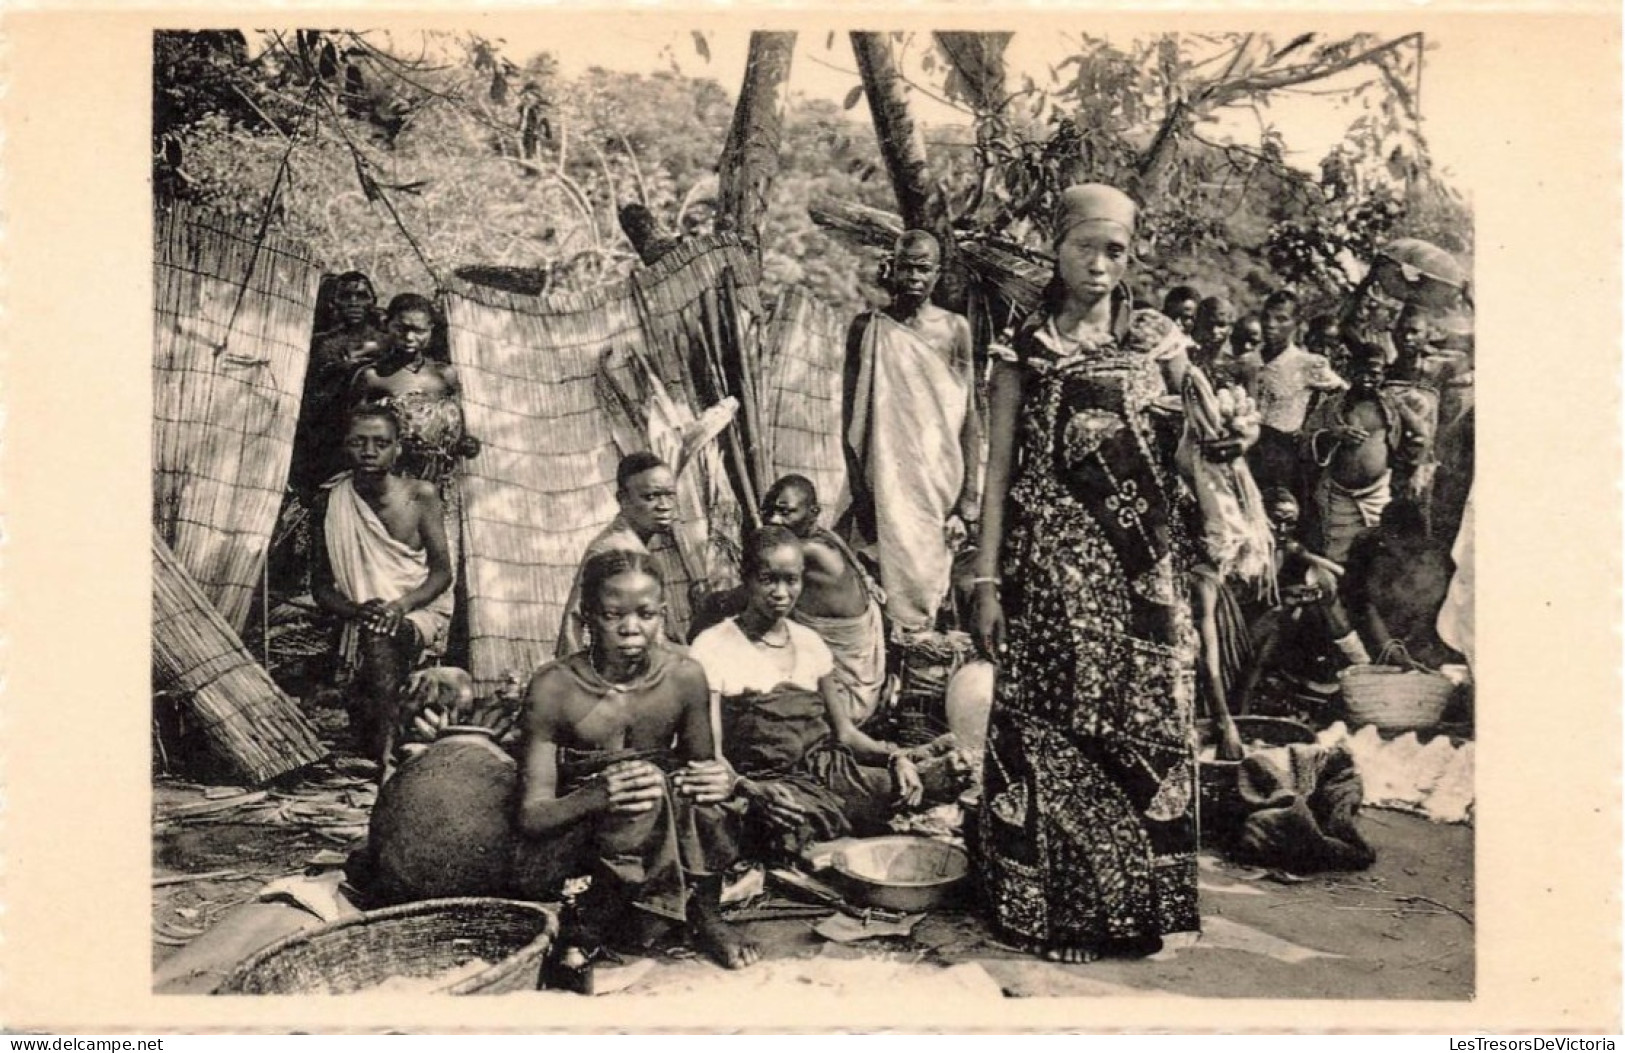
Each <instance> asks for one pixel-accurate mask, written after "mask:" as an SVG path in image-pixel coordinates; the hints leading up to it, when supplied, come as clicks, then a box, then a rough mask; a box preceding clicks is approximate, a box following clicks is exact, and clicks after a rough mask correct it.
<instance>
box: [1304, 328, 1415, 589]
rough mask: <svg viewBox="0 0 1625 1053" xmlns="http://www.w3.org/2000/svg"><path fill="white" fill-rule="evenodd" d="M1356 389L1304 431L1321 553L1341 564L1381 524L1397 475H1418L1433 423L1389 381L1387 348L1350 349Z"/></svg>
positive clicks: (1328, 404) (1324, 408)
mask: <svg viewBox="0 0 1625 1053" xmlns="http://www.w3.org/2000/svg"><path fill="white" fill-rule="evenodd" d="M1350 350H1351V358H1350V363H1349V370H1350V372H1351V373H1352V374H1353V376H1352V378H1351V386H1350V388H1349V390H1347V391H1344V392H1338V393H1337V394H1334V395H1332V396H1330V397H1328V398H1327V399H1326V400H1325V401H1324V402H1322V403H1321V404H1320V406H1318V407H1317V408H1316V409H1315V411H1314V413H1313V414H1311V416H1310V419H1309V420H1308V421H1307V422H1306V423H1305V425H1304V429H1303V447H1304V452H1305V453H1306V455H1307V457H1308V459H1309V461H1310V464H1311V470H1312V471H1316V472H1318V479H1317V481H1316V485H1315V506H1316V511H1317V513H1318V519H1319V521H1318V524H1317V526H1318V535H1319V537H1320V539H1321V552H1322V553H1324V554H1325V555H1326V557H1327V558H1329V559H1331V560H1333V561H1335V562H1337V563H1341V562H1343V561H1344V560H1345V559H1347V558H1348V553H1349V547H1350V546H1351V545H1352V544H1353V543H1354V539H1355V538H1357V537H1359V536H1360V535H1361V534H1363V533H1365V532H1366V531H1367V530H1370V529H1371V528H1372V527H1374V526H1376V525H1377V523H1378V521H1379V520H1380V518H1381V516H1382V510H1383V509H1384V508H1385V507H1387V505H1388V502H1389V501H1390V500H1391V499H1392V497H1393V487H1394V479H1395V476H1396V475H1397V476H1399V477H1401V478H1408V477H1411V475H1412V473H1413V470H1414V469H1415V467H1416V466H1417V465H1418V464H1419V463H1421V461H1422V459H1423V457H1425V455H1426V453H1427V450H1428V440H1427V436H1428V433H1429V429H1428V426H1427V423H1426V422H1425V421H1424V420H1423V419H1422V417H1421V416H1420V415H1419V414H1418V412H1417V411H1416V409H1415V407H1414V406H1411V405H1408V404H1407V403H1406V402H1405V401H1403V400H1401V399H1400V398H1398V397H1396V396H1395V395H1394V394H1393V393H1391V392H1390V391H1388V390H1387V389H1386V388H1385V387H1384V385H1383V378H1384V372H1385V368H1386V366H1385V363H1384V351H1383V349H1382V348H1381V347H1378V346H1377V345H1375V344H1370V343H1364V342H1360V343H1356V344H1354V345H1353V346H1352V347H1351V349H1350Z"/></svg>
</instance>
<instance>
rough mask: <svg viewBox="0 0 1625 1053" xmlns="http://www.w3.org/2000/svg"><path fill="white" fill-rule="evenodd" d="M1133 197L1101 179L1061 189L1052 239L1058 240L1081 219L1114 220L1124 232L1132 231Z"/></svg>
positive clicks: (1079, 222) (1078, 224)
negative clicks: (1100, 181)
mask: <svg viewBox="0 0 1625 1053" xmlns="http://www.w3.org/2000/svg"><path fill="white" fill-rule="evenodd" d="M1138 211H1139V209H1138V207H1137V206H1136V205H1135V204H1134V199H1133V198H1131V197H1129V196H1128V195H1127V194H1125V193H1123V192H1122V191H1121V190H1118V189H1117V188H1116V187H1111V186H1107V185H1106V184H1104V183H1082V184H1079V185H1078V186H1072V187H1067V188H1066V190H1064V191H1062V192H1061V200H1060V204H1059V206H1058V207H1057V208H1056V210H1055V240H1056V241H1057V242H1059V241H1060V240H1061V239H1062V238H1064V237H1066V236H1067V234H1068V233H1069V232H1070V231H1071V230H1072V228H1073V227H1076V226H1080V225H1082V224H1084V223H1091V222H1100V223H1114V224H1116V225H1117V226H1119V227H1121V228H1122V230H1123V233H1124V234H1125V235H1129V236H1132V235H1133V234H1134V220H1135V215H1136V213H1137V212H1138Z"/></svg>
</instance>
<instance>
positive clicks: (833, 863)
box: [152, 16, 1475, 1000]
mask: <svg viewBox="0 0 1625 1053" xmlns="http://www.w3.org/2000/svg"><path fill="white" fill-rule="evenodd" d="M524 28H525V29H526V30H527V32H526V33H525V34H524V35H520V34H518V33H512V32H510V33H507V34H505V35H504V36H502V37H500V38H498V37H492V36H488V35H485V34H484V33H482V32H479V31H475V30H468V31H433V32H415V31H402V30H396V29H392V28H390V27H389V26H388V25H387V23H380V24H377V25H371V26H366V27H361V28H354V29H342V30H334V29H322V30H317V29H308V30H307V29H299V30H289V31H276V30H203V29H199V30H160V31H158V32H156V33H155V34H154V36H153V41H152V44H153V51H152V78H153V111H152V151H153V162H152V187H153V209H154V231H155V241H154V246H155V248H154V261H153V263H154V285H153V293H154V303H153V311H154V341H155V342H154V347H153V356H154V357H153V370H154V374H153V377H154V386H153V395H154V406H153V450H154V457H155V460H154V464H153V489H152V494H153V507H152V517H153V538H152V558H153V590H154V624H153V750H154V753H155V759H154V772H155V776H154V787H155V790H154V793H155V796H154V824H153V838H152V852H153V866H154V878H155V880H154V882H153V895H152V906H153V917H152V944H153V968H154V989H155V991H157V992H173V993H200V992H216V993H226V994H348V993H353V992H363V991H380V990H382V991H391V992H417V993H421V994H492V993H504V992H511V991H534V990H538V989H540V990H543V991H547V992H553V993H558V994H567V995H570V996H572V997H581V996H615V997H618V998H637V997H639V996H645V995H659V994H663V993H674V992H679V993H701V994H707V995H710V994H715V995H716V996H718V997H722V998H735V997H741V996H744V997H749V996H751V995H752V994H755V993H758V992H770V991H774V990H786V989H788V990H793V989H794V987H795V986H796V985H813V986H815V987H817V988H820V989H826V990H833V991H836V992H840V991H843V990H848V989H850V990H865V989H873V988H875V987H876V986H883V987H885V988H886V989H888V990H893V991H897V992H900V993H903V992H914V993H915V994H916V995H918V996H919V997H925V998H940V999H955V998H978V997H993V998H998V997H1009V998H1026V997H1038V996H1053V995H1080V994H1081V995H1091V994H1094V995H1104V994H1124V993H1135V992H1156V993H1168V994H1177V995H1200V996H1209V997H1214V996H1217V997H1250V998H1260V997H1266V998H1299V999H1317V1000H1319V999H1405V1000H1465V999H1470V998H1472V997H1473V995H1474V990H1475V988H1474V962H1475V958H1474V947H1475V940H1474V928H1475V906H1474V889H1475V883H1474V853H1473V845H1474V831H1473V819H1474V748H1475V747H1474V737H1475V736H1474V675H1473V672H1474V632H1473V627H1474V622H1473V611H1474V606H1473V514H1472V509H1473V503H1472V493H1473V482H1474V472H1473V464H1474V458H1473V452H1474V443H1473V431H1474V397H1473V396H1474V387H1473V376H1474V295H1473V291H1474V284H1473V280H1472V277H1473V259H1474V212H1473V193H1472V190H1473V188H1472V187H1470V186H1465V185H1462V183H1461V182H1460V181H1459V178H1458V177H1456V176H1455V175H1454V173H1453V171H1452V169H1451V167H1450V165H1449V158H1448V156H1438V153H1439V152H1440V151H1438V150H1436V149H1435V147H1434V142H1435V139H1437V140H1438V141H1439V142H1440V143H1441V144H1449V145H1455V144H1454V143H1453V142H1452V141H1451V140H1450V139H1449V137H1448V135H1447V134H1440V135H1437V136H1436V135H1435V128H1434V126H1433V125H1432V124H1431V123H1430V121H1429V111H1428V108H1427V102H1428V98H1429V96H1428V92H1427V88H1428V80H1429V78H1428V72H1429V67H1430V64H1431V63H1432V62H1433V61H1434V59H1435V56H1436V55H1438V54H1440V53H1442V52H1446V51H1448V49H1449V48H1450V46H1451V44H1450V41H1449V40H1448V39H1438V38H1436V37H1434V36H1430V35H1429V34H1427V33H1424V32H1421V31H1416V32H1408V33H1398V34H1390V33H1351V34H1331V33H1324V32H1318V31H1315V30H1313V29H1310V28H1306V29H1305V30H1304V31H1303V32H1297V33H1283V32H1278V31H1272V32H1262V31H1260V32H1245V31H1236V32H1212V33H1208V32H1180V31H1178V30H1176V29H1172V28H1170V30H1169V31H1166V32H1158V33H1147V34H1142V35H1134V36H1115V35H1093V34H1090V33H1088V32H1081V31H1079V32H1062V33H1047V32H1046V33H1032V32H1024V31H1022V30H1020V29H1019V28H1018V29H1014V30H1011V31H1004V32H981V31H978V32H963V31H929V30H926V31H909V32H865V31H858V30H851V29H848V28H846V27H839V28H831V29H829V30H828V31H826V32H822V33H810V32H806V31H800V32H782V31H765V30H758V31H747V30H744V29H741V30H739V31H738V32H733V31H722V30H706V31H700V30H695V31H692V32H690V33H685V34H665V35H662V34H658V33H656V34H640V33H639V32H637V31H636V29H635V28H629V31H628V33H627V34H626V37H625V39H624V40H620V41H617V42H616V45H615V46H614V47H613V48H612V49H607V50H603V49H595V50H594V51H593V54H594V55H595V56H603V55H607V54H610V53H612V54H613V62H606V63H604V64H597V63H594V64H586V63H581V62H578V61H575V60H573V58H572V55H571V54H570V48H569V47H567V46H563V45H561V44H559V43H558V42H557V41H556V40H554V39H553V38H552V37H551V36H550V34H549V32H548V25H547V21H546V20H545V19H544V18H541V17H539V16H538V17H537V18H535V19H533V20H532V21H531V22H529V23H527V24H526V25H525V27H524Z"/></svg>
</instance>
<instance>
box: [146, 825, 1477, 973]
mask: <svg viewBox="0 0 1625 1053" xmlns="http://www.w3.org/2000/svg"><path fill="white" fill-rule="evenodd" d="M1360 825H1361V828H1362V831H1363V833H1364V834H1365V835H1366V837H1367V838H1368V840H1369V841H1370V842H1371V844H1372V846H1373V847H1374V848H1375V849H1376V850H1377V853H1378V859H1377V863H1376V864H1375V866H1373V867H1372V868H1371V869H1370V870H1368V871H1365V872H1362V873H1355V874H1337V875H1324V876H1317V877H1314V878H1310V879H1308V880H1302V881H1296V880H1282V876H1280V875H1268V874H1265V873H1263V872H1260V871H1256V870H1249V869H1243V868H1238V867H1234V866H1231V865H1230V864H1227V863H1225V862H1224V861H1222V860H1221V859H1219V858H1218V857H1217V856H1216V855H1213V854H1211V853H1204V855H1203V858H1202V871H1201V882H1202V885H1201V903H1202V916H1203V933H1202V935H1201V937H1200V938H1199V939H1196V940H1195V941H1194V942H1193V941H1190V940H1188V939H1184V938H1175V939H1174V940H1171V941H1170V945H1169V946H1168V947H1166V948H1165V949H1164V951H1163V952H1162V953H1161V954H1159V955H1157V956H1155V957H1154V958H1152V959H1148V960H1141V961H1107V962H1097V963H1092V964H1089V965H1078V966H1065V965H1057V964H1051V963H1046V962H1040V961H1035V960H1034V959H1032V958H1030V957H1026V956H1024V955H1020V954H1016V953H1014V952H1012V951H1010V950H1009V949H1007V948H1003V947H1000V946H999V945H997V944H995V943H994V942H992V941H991V940H990V939H989V937H988V935H987V933H986V931H985V930H984V929H983V927H982V926H981V924H980V923H979V922H978V920H977V919H976V917H975V915H974V913H944V914H938V915H933V916H929V917H927V918H926V919H924V920H923V921H921V922H920V923H919V924H918V925H917V926H916V927H915V929H914V931H913V933H912V934H911V935H910V936H909V937H906V938H893V937H885V938H873V939H868V940H864V941H861V942H858V943H851V944H844V945H843V944H834V943H830V942H827V941H825V940H824V939H823V938H822V937H820V936H818V935H816V934H815V933H814V932H813V931H812V928H813V925H814V924H816V919H814V920H796V921H773V922H756V923H752V924H750V925H748V926H747V931H748V933H749V935H750V937H751V938H753V939H755V940H757V941H758V942H760V943H761V944H762V945H763V947H764V948H765V950H766V953H767V958H766V961H765V962H764V963H763V964H762V965H759V966H757V967H755V968H753V969H749V970H745V971H743V972H741V973H736V974H729V973H725V972H723V971H721V970H719V969H717V968H715V967H714V966H712V965H710V964H709V963H707V962H705V961H702V960H694V959H682V958H671V957H664V956H663V957H657V958H655V959H653V961H652V965H648V966H643V967H642V968H641V969H640V970H639V971H638V972H635V973H628V974H627V975H626V977H625V978H626V979H628V980H630V979H632V977H633V976H640V978H638V979H636V980H635V982H632V983H631V984H630V986H628V987H626V988H625V991H624V992H623V993H622V994H619V995H615V996H612V997H633V996H636V995H640V994H642V995H652V994H686V993H705V994H707V995H710V994H715V995H716V996H718V997H732V996H734V995H736V994H737V995H749V994H754V993H758V992H762V991H766V990H773V989H777V988H780V987H782V986H784V985H795V986H799V987H800V988H801V989H803V990H805V989H807V987H808V986H809V985H810V986H812V987H815V988H820V989H833V990H866V989H867V990H873V989H875V988H874V986H873V985H874V984H877V983H884V984H888V985H891V987H892V988H893V989H896V988H898V985H903V984H907V985H913V986H915V987H919V988H920V989H921V992H922V993H926V994H932V993H935V994H939V995H943V996H959V995H961V994H963V995H966V996H971V995H975V994H981V995H988V996H991V995H993V994H995V993H999V992H1002V993H1003V994H1004V995H1006V996H1016V997H1027V996H1044V995H1118V996H1121V995H1126V994H1135V993H1147V994H1150V993H1155V992H1172V993H1177V994H1181V995H1188V996H1199V997H1254V998H1257V997H1266V998H1360V999H1385V998H1404V999H1467V998H1470V997H1472V994H1473V977H1474V952H1473V948H1474V939H1473V924H1472V922H1471V921H1470V920H1469V919H1471V918H1472V917H1473V913H1474V901H1473V832H1472V829H1471V828H1470V827H1466V826H1448V825H1440V824H1436V823H1430V822H1428V821H1426V820H1425V819H1421V818H1418V817H1415V816H1411V815H1406V814H1402V813H1398V812H1390V811H1382V810H1373V809H1367V810H1366V811H1365V812H1364V813H1362V816H1361V819H1360ZM324 849H325V850H327V852H328V854H329V855H331V852H332V849H333V844H332V843H331V840H330V839H324V838H322V837H315V836H312V835H311V834H310V833H309V832H308V831H304V830H301V829H300V828H298V827H286V828H267V827H264V826H254V825H247V824H235V823H229V822H227V823H214V824H208V825H184V824H183V825H175V826H170V827H168V828H165V829H162V830H161V831H160V832H159V833H158V835H157V836H156V838H155V841H154V853H153V856H154V858H153V862H154V875H155V878H156V879H158V880H161V881H173V882H174V883H166V884H162V885H159V886H157V887H155V888H154V889H153V907H154V935H153V941H154V942H153V955H154V957H153V960H154V964H155V966H157V965H159V964H161V963H162V962H163V961H164V960H165V959H166V958H167V957H168V956H170V955H172V954H174V953H175V952H176V949H177V948H178V947H179V946H182V945H184V943H185V942H186V941H187V940H188V938H191V937H194V936H195V934H196V933H197V932H199V931H202V930H203V929H206V928H207V927H208V926H209V925H211V924H213V923H214V922H216V921H218V920H219V919H220V918H221V917H223V916H225V915H227V914H228V913H229V912H230V911H231V910H233V908H235V907H236V906H238V905H239V904H241V903H243V902H245V901H247V900H249V899H250V898H251V897H252V896H253V895H254V893H255V892H256V891H257V890H258V888H259V887H260V885H261V884H262V883H263V882H264V881H267V880H270V879H272V878H275V877H279V876H281V875H283V874H287V873H290V872H293V871H296V870H298V869H300V868H301V867H302V866H303V865H304V863H305V862H306V861H308V860H309V859H311V858H312V857H313V855H316V854H318V853H321V852H322V851H323V850H324ZM221 870H228V871H230V873H228V874H226V875H224V876H220V877H216V878H212V879H208V880H202V881H198V880H177V879H183V878H185V877H186V876H187V875H196V874H207V873H214V872H217V871H221ZM548 997H565V996H548Z"/></svg>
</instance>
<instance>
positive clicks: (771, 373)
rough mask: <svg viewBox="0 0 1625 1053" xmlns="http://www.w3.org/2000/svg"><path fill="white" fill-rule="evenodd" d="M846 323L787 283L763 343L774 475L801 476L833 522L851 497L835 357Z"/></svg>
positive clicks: (838, 359) (842, 350) (841, 351)
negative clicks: (847, 478)
mask: <svg viewBox="0 0 1625 1053" xmlns="http://www.w3.org/2000/svg"><path fill="white" fill-rule="evenodd" d="M845 340H846V336H845V321H844V320H843V319H842V318H841V317H840V316H838V315H837V314H836V313H835V312H834V311H833V310H831V309H830V308H829V307H828V306H826V305H825V304H824V303H823V302H822V301H820V300H817V299H814V298H813V297H812V296H810V295H808V294H807V293H805V292H803V291H801V290H800V289H795V288H791V289H788V290H786V291H785V292H784V294H783V295H782V296H780V297H779V301H778V303H777V304H775V305H774V307H773V320H772V323H771V324H770V325H769V327H768V331H767V340H766V344H767V347H768V349H769V350H768V352H767V355H766V356H765V357H766V358H767V363H768V365H767V378H766V379H767V383H766V385H765V388H766V390H767V392H768V395H767V399H768V406H767V408H766V411H765V412H766V415H767V420H768V431H769V434H770V435H771V436H772V442H773V469H774V474H775V477H777V476H782V475H789V474H791V473H794V474H797V475H805V476H806V477H807V478H808V479H811V480H812V482H813V485H814V486H816V487H817V488H818V501H819V504H820V505H822V506H823V510H824V511H823V515H822V516H821V517H820V518H821V520H822V521H823V522H824V525H826V526H829V525H832V524H833V523H834V522H835V520H836V518H838V517H839V516H840V514H841V513H842V512H843V511H844V510H845V509H846V506H847V503H848V501H849V499H850V491H849V490H848V488H847V480H846V461H845V459H844V458H843V456H842V454H841V360H842V358H843V356H844V354H845Z"/></svg>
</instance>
